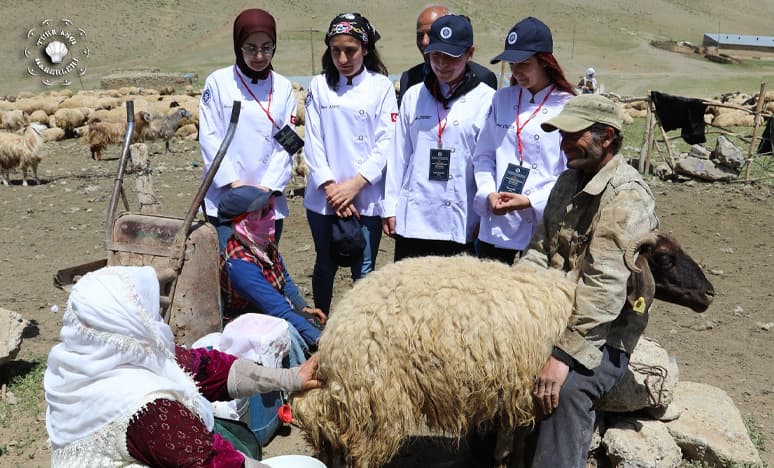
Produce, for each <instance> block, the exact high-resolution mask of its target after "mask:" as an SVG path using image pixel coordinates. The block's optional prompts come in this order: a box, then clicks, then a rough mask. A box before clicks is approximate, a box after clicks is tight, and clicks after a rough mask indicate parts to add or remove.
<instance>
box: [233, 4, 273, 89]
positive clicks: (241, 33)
mask: <svg viewBox="0 0 774 468" xmlns="http://www.w3.org/2000/svg"><path fill="white" fill-rule="evenodd" d="M256 32H263V33H266V34H267V35H268V36H269V38H270V39H271V42H273V43H274V47H275V48H276V46H277V25H276V23H275V22H274V17H273V16H271V15H270V14H269V13H267V12H265V11H263V10H260V9H258V8H251V9H249V10H245V11H243V12H242V13H240V14H239V16H237V17H236V19H235V20H234V54H235V55H236V65H237V67H239V70H240V71H241V72H242V73H244V74H245V75H246V76H248V77H250V78H251V79H252V80H253V83H256V82H257V81H258V80H265V79H266V78H267V77H268V76H269V73H270V72H271V70H272V69H273V68H272V65H271V64H269V66H268V67H266V68H265V69H264V70H263V71H260V72H257V71H255V70H253V69H252V68H250V67H248V66H247V63H246V62H245V58H244V55H242V49H241V47H242V44H243V43H244V42H245V40H247V38H248V36H250V34H253V33H256ZM275 50H276V49H275Z"/></svg>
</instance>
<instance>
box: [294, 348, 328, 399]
mask: <svg viewBox="0 0 774 468" xmlns="http://www.w3.org/2000/svg"><path fill="white" fill-rule="evenodd" d="M317 360H318V355H317V353H315V354H312V355H311V356H310V357H309V359H307V360H306V362H305V363H303V364H301V367H298V368H297V369H298V376H299V377H301V382H302V384H301V390H302V391H307V390H312V389H314V388H320V387H322V385H323V381H322V380H320V379H319V377H317Z"/></svg>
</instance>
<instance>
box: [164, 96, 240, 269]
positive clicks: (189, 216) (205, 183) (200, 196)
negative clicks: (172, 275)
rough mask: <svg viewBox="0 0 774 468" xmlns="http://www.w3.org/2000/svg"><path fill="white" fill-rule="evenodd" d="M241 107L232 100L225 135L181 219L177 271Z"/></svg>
mask: <svg viewBox="0 0 774 468" xmlns="http://www.w3.org/2000/svg"><path fill="white" fill-rule="evenodd" d="M241 107H242V102H241V101H234V106H233V107H232V108H231V118H230V120H229V124H228V129H227V130H226V136H225V137H224V138H223V141H222V142H221V143H220V148H218V152H217V153H216V154H215V159H213V161H212V165H211V166H210V168H209V170H208V171H207V173H206V174H205V175H204V179H203V180H202V183H201V185H199V190H198V191H197V192H196V196H195V197H194V200H193V203H191V207H190V208H189V209H188V213H186V215H185V218H184V219H183V226H182V227H181V229H180V231H179V232H178V233H177V237H176V238H175V247H176V249H177V251H178V252H177V253H178V255H179V256H178V264H179V267H178V269H177V270H178V271H180V267H182V263H183V258H182V257H183V252H184V251H185V240H186V238H187V237H188V231H189V229H191V224H192V223H193V219H194V217H195V216H196V213H197V212H198V211H199V206H200V205H201V204H202V201H203V200H204V195H205V194H206V193H207V190H209V188H210V185H212V181H213V179H215V174H216V173H217V172H218V168H220V163H221V162H222V161H223V158H224V157H225V156H226V151H227V150H228V147H229V145H230V144H231V140H233V139H234V133H235V132H236V127H237V122H238V121H239V111H240V109H241Z"/></svg>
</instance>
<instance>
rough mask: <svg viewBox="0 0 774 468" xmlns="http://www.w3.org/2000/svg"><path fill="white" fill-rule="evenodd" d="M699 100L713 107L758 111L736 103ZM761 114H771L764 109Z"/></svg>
mask: <svg viewBox="0 0 774 468" xmlns="http://www.w3.org/2000/svg"><path fill="white" fill-rule="evenodd" d="M763 84H764V85H765V83H763ZM764 97H765V96H764ZM701 102H702V103H703V104H706V105H708V106H713V107H726V108H728V109H736V110H741V111H745V112H747V113H750V114H755V113H757V112H758V111H757V110H753V109H750V108H748V107H744V106H738V105H736V104H724V103H721V102H715V101H701ZM758 102H760V101H758ZM761 114H762V115H764V116H766V117H769V116H771V115H772V114H771V112H768V111H766V112H761Z"/></svg>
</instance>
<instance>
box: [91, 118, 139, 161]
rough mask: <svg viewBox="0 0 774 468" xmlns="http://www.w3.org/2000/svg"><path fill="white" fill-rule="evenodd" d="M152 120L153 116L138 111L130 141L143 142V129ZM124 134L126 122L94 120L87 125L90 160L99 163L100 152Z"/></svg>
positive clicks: (118, 140)
mask: <svg viewBox="0 0 774 468" xmlns="http://www.w3.org/2000/svg"><path fill="white" fill-rule="evenodd" d="M152 120H153V116H152V115H151V114H150V113H148V112H145V111H139V112H137V113H135V115H134V131H133V132H132V141H133V142H140V141H143V131H144V130H145V127H146V126H147V125H148V124H149V123H150V122H151V121H152ZM125 132H126V122H103V121H101V120H99V119H94V120H92V121H91V122H90V123H89V133H88V134H87V136H86V139H87V141H88V142H89V149H90V150H91V158H92V159H94V160H96V161H100V160H101V159H102V150H104V149H105V148H106V147H107V145H109V144H117V143H119V142H120V141H121V139H122V138H123V136H124V133H125Z"/></svg>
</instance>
